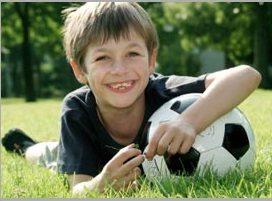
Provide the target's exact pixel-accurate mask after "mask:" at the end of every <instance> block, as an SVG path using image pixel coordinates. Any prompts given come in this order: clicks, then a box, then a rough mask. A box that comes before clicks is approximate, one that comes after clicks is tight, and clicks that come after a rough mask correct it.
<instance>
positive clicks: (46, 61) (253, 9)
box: [1, 2, 272, 97]
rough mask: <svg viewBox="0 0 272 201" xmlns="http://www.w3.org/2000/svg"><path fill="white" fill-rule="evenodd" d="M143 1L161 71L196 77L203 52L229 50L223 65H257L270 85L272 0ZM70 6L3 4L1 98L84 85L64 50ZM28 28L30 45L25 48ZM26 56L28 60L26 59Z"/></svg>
mask: <svg viewBox="0 0 272 201" xmlns="http://www.w3.org/2000/svg"><path fill="white" fill-rule="evenodd" d="M140 4H141V5H142V6H143V7H144V8H145V9H146V10H147V12H148V13H149V15H150V16H151V18H152V20H153V21H154V24H155V26H156V28H157V31H158V34H159V42H160V48H159V55H158V62H157V63H158V69H157V70H158V71H159V72H162V73H164V74H173V73H174V74H182V75H193V76H195V75H198V74H199V70H200V66H201V64H200V61H199V54H200V53H201V52H202V51H204V50H208V49H214V50H219V51H222V52H224V53H225V55H226V66H225V68H228V67H232V66H235V65H239V64H242V63H244V64H249V65H253V66H254V67H256V68H257V69H258V70H259V71H260V72H261V73H262V75H263V83H262V86H263V87H265V88H271V87H272V81H271V75H270V74H269V72H270V71H269V67H271V66H272V65H271V64H272V57H271V53H272V22H271V19H272V4H271V3H262V4H260V3H146V2H145V3H140ZM26 5H27V7H28V17H29V21H28V23H27V24H24V23H23V21H22V14H25V13H23V12H25V10H24V9H22V8H23V7H25V6H26ZM70 5H71V3H56V2H54V3H23V2H21V3H14V2H5V3H2V6H1V11H2V12H1V14H2V15H1V22H2V30H1V34H2V44H1V47H2V48H1V49H2V51H1V55H2V61H1V63H2V68H1V72H2V79H1V80H2V81H1V82H2V85H1V86H2V87H1V88H2V96H26V94H27V93H26V90H31V89H29V88H28V87H27V86H26V85H33V91H34V92H35V93H36V94H37V96H38V97H51V96H64V95H65V94H66V93H68V92H69V91H71V90H73V89H75V88H77V87H79V86H80V85H79V84H78V83H77V82H76V80H75V78H74V77H73V74H72V71H71V69H70V67H69V66H68V64H67V62H66V60H65V55H64V51H63V48H62V37H61V26H62V23H63V19H62V17H61V10H62V9H64V8H66V7H68V6H70ZM16 7H17V9H16ZM18 8H20V10H21V15H20V12H18ZM20 16H21V18H20ZM26 27H27V29H28V30H29V47H25V48H23V44H24V41H25V38H24V34H23V33H24V29H26ZM26 49H27V50H26ZM25 51H29V55H30V56H24V55H27V54H26V52H25ZM25 57H27V58H25ZM24 59H25V60H27V59H28V60H29V61H28V62H30V63H29V64H27V63H24ZM26 66H32V70H33V72H32V73H31V72H30V74H33V84H31V83H29V82H25V80H26V79H27V78H26V75H25V76H22V75H23V74H24V72H25V70H26V68H27V67H26Z"/></svg>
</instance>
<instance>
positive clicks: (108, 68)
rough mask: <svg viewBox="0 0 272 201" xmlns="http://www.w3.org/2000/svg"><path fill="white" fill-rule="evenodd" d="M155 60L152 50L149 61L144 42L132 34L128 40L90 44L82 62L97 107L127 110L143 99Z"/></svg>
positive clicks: (110, 40)
mask: <svg viewBox="0 0 272 201" xmlns="http://www.w3.org/2000/svg"><path fill="white" fill-rule="evenodd" d="M155 61H156V53H155V51H154V53H153V55H150V59H149V56H148V50H147V47H146V44H145V41H144V40H143V38H142V37H140V36H139V35H137V34H136V33H135V32H131V35H130V39H125V38H120V40H119V41H117V42H116V41H115V40H114V39H109V40H108V41H107V42H106V43H104V44H103V45H90V46H89V47H88V50H87V52H86V56H85V60H84V64H85V67H86V73H85V78H86V79H87V81H88V83H89V86H90V87H91V89H92V91H93V93H94V95H95V98H96V101H97V104H98V105H99V106H100V107H105V106H110V107H115V108H126V107H129V106H131V105H132V104H134V103H136V102H137V101H138V100H140V98H143V94H144V93H143V92H144V90H145V88H146V86H147V83H148V79H149V76H150V74H151V73H152V72H153V71H154V66H155Z"/></svg>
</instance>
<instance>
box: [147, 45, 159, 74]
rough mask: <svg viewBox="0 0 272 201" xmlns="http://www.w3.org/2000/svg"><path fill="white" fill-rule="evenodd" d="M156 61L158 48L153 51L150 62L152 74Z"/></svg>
mask: <svg viewBox="0 0 272 201" xmlns="http://www.w3.org/2000/svg"><path fill="white" fill-rule="evenodd" d="M156 61H157V49H154V50H153V51H152V54H151V55H150V62H149V69H150V74H152V73H154V71H155V67H156Z"/></svg>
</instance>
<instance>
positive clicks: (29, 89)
mask: <svg viewBox="0 0 272 201" xmlns="http://www.w3.org/2000/svg"><path fill="white" fill-rule="evenodd" d="M28 7H29V3H15V8H16V10H17V12H18V14H19V17H20V19H21V21H22V28H23V44H22V57H23V58H22V61H23V72H24V80H25V99H26V101H27V102H30V101H36V93H35V89H34V80H33V67H32V63H31V50H30V40H29V27H30V22H29V9H28Z"/></svg>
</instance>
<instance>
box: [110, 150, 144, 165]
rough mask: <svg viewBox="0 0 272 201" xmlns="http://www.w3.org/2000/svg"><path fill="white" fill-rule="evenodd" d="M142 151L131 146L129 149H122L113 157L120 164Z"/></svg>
mask: <svg viewBox="0 0 272 201" xmlns="http://www.w3.org/2000/svg"><path fill="white" fill-rule="evenodd" d="M141 153H142V152H141V150H139V149H136V148H131V147H130V148H129V149H123V150H120V151H119V152H118V153H117V154H116V155H115V156H114V157H113V158H112V160H114V161H118V163H119V164H120V166H121V165H122V164H123V163H124V162H125V161H127V160H128V159H130V158H132V157H135V156H138V155H140V154H141Z"/></svg>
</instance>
